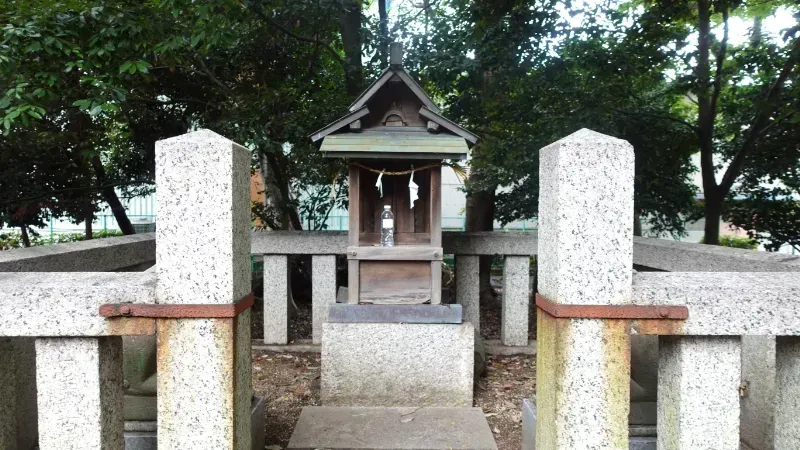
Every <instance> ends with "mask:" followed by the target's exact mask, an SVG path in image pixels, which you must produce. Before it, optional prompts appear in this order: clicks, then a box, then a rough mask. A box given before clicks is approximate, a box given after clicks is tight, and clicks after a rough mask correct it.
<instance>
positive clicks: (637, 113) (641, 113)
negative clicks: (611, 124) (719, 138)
mask: <svg viewBox="0 0 800 450" xmlns="http://www.w3.org/2000/svg"><path fill="white" fill-rule="evenodd" d="M614 111H615V112H618V113H620V114H625V115H628V116H647V117H652V118H654V119H662V120H669V121H672V122H675V123H678V124H681V125H683V126H685V127H687V128H689V130H691V131H692V133H695V134H697V127H695V126H694V125H692V124H691V123H689V122H687V121H685V120H683V119H679V118H677V117H672V116H664V115H661V114H655V113H649V112H646V111H635V112H634V111H623V110H621V109H615V110H614Z"/></svg>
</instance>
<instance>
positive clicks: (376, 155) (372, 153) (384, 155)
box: [322, 148, 467, 160]
mask: <svg viewBox="0 0 800 450" xmlns="http://www.w3.org/2000/svg"><path fill="white" fill-rule="evenodd" d="M322 156H323V157H325V158H361V159H363V158H370V159H419V160H423V159H428V160H429V159H431V158H434V159H466V158H467V152H466V150H465V151H464V152H463V153H442V152H427V153H423V152H414V153H411V152H409V153H404V152H395V151H392V149H385V150H384V149H381V148H372V149H370V150H362V151H356V152H351V151H345V150H341V151H338V150H336V151H330V152H325V154H324V155H322Z"/></svg>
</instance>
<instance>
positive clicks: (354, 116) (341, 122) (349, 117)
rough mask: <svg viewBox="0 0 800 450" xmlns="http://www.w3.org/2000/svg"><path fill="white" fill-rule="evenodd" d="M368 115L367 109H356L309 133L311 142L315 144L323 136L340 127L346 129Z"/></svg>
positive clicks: (363, 107)
mask: <svg viewBox="0 0 800 450" xmlns="http://www.w3.org/2000/svg"><path fill="white" fill-rule="evenodd" d="M367 114H369V109H367V107H366V106H362V107H361V108H358V109H356V110H355V111H351V112H349V113H348V114H346V115H344V116H343V117H340V118H338V119H336V120H334V121H333V122H331V123H329V124H328V125H325V126H324V127H322V128H320V129H319V130H317V131H315V132H313V133H311V142H317V141H318V140H320V139H322V138H324V137H325V136H327V135H329V134H331V133H333V132H335V131H337V130H339V129H340V128H342V127H346V126H347V125H349V124H350V123H351V122H353V121H355V120H358V119H360V118H362V117H364V116H366V115H367Z"/></svg>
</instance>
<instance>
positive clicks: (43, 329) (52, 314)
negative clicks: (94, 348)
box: [0, 272, 155, 337]
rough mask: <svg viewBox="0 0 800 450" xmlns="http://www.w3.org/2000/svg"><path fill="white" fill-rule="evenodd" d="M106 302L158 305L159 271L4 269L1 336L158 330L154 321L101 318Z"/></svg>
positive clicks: (0, 277)
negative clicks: (34, 270)
mask: <svg viewBox="0 0 800 450" xmlns="http://www.w3.org/2000/svg"><path fill="white" fill-rule="evenodd" d="M105 303H155V274H153V273H146V272H126V273H110V272H109V273H102V272H97V273H91V272H90V273H84V272H80V273H60V272H53V273H0V310H1V311H3V313H2V314H0V336H31V337H37V336H53V337H56V336H123V335H139V334H153V333H155V321H154V320H153V319H148V318H140V317H136V318H135V317H129V318H120V319H111V320H109V319H106V318H104V317H101V316H100V314H99V308H100V305H103V304H105Z"/></svg>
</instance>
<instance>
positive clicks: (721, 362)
mask: <svg viewBox="0 0 800 450" xmlns="http://www.w3.org/2000/svg"><path fill="white" fill-rule="evenodd" d="M659 354H660V359H659V368H658V425H657V426H658V448H659V449H662V450H686V449H706V448H709V449H710V448H713V449H715V450H738V449H739V386H740V381H741V378H740V375H741V340H740V338H739V337H711V336H691V337H673V336H665V337H661V338H660V340H659Z"/></svg>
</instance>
